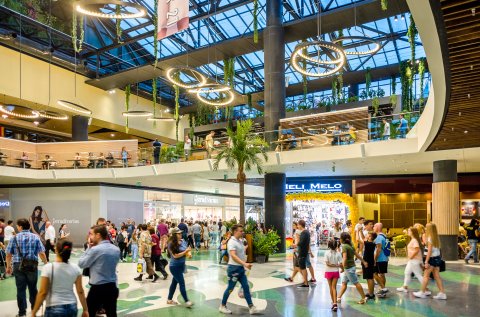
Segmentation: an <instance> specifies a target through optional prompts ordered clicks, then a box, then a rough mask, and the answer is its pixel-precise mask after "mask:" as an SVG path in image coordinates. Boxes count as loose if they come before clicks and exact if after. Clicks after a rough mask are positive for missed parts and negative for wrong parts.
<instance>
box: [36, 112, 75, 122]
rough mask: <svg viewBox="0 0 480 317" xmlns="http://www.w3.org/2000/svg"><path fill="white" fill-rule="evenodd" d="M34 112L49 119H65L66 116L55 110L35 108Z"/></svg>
mask: <svg viewBox="0 0 480 317" xmlns="http://www.w3.org/2000/svg"><path fill="white" fill-rule="evenodd" d="M33 112H34V113H37V114H38V116H39V117H41V118H45V119H51V120H67V119H68V116H67V115H66V114H63V113H59V112H56V111H48V110H38V111H37V110H35V111H33Z"/></svg>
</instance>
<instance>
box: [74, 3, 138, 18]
mask: <svg viewBox="0 0 480 317" xmlns="http://www.w3.org/2000/svg"><path fill="white" fill-rule="evenodd" d="M108 5H111V6H120V7H123V8H131V9H135V10H136V12H134V13H130V12H128V13H115V12H112V13H105V12H102V11H100V10H99V9H98V8H99V7H106V6H108ZM90 7H94V8H90ZM75 10H77V12H79V13H82V14H85V15H88V16H93V17H97V18H104V19H134V18H141V17H144V16H145V15H146V14H147V10H146V9H145V7H143V6H141V5H139V4H137V3H133V2H127V1H120V0H80V1H79V2H78V3H77V4H76V5H75Z"/></svg>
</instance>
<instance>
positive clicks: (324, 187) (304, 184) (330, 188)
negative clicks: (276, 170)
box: [285, 177, 352, 195]
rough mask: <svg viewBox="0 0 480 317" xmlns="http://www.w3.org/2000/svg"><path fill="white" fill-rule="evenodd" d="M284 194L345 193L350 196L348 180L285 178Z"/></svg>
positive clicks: (350, 182) (350, 187) (350, 188)
mask: <svg viewBox="0 0 480 317" xmlns="http://www.w3.org/2000/svg"><path fill="white" fill-rule="evenodd" d="M285 190H286V193H287V194H289V193H301V192H313V193H345V194H349V195H351V194H352V181H351V180H350V179H328V178H308V177H305V178H287V183H286V188H285Z"/></svg>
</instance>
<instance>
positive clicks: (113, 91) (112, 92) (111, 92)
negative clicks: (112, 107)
mask: <svg viewBox="0 0 480 317" xmlns="http://www.w3.org/2000/svg"><path fill="white" fill-rule="evenodd" d="M108 93H109V94H110V95H113V94H114V93H116V90H115V89H110V90H109V91H108Z"/></svg>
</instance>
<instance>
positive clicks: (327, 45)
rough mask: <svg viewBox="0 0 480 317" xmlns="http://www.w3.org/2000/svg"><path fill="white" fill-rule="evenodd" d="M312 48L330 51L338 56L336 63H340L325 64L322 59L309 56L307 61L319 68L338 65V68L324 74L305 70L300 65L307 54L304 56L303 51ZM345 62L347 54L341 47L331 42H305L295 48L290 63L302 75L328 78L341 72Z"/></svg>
mask: <svg viewBox="0 0 480 317" xmlns="http://www.w3.org/2000/svg"><path fill="white" fill-rule="evenodd" d="M311 46H316V47H317V49H326V50H329V51H330V52H332V53H333V54H334V55H336V58H337V59H335V60H334V61H338V62H337V63H331V62H325V61H323V60H321V59H320V58H318V59H315V58H312V57H308V56H307V57H308V58H306V60H308V61H309V62H311V63H313V64H317V65H318V66H323V65H336V66H335V67H334V68H332V69H328V70H326V71H324V72H309V71H307V70H306V69H303V68H302V65H300V64H299V62H300V61H301V60H302V59H305V58H304V57H303V56H305V54H303V53H302V51H303V50H304V49H308V47H311ZM345 61H346V56H345V52H344V51H343V49H342V48H341V47H340V46H339V45H337V44H334V43H331V42H326V41H315V42H303V43H300V44H298V45H297V46H296V47H295V49H294V51H293V53H292V57H291V61H290V63H291V64H292V66H293V68H294V69H295V70H296V71H297V72H299V73H300V74H302V75H305V76H310V77H327V76H330V75H333V74H335V73H337V72H339V71H340V70H341V69H342V68H343V66H344V65H345Z"/></svg>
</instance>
